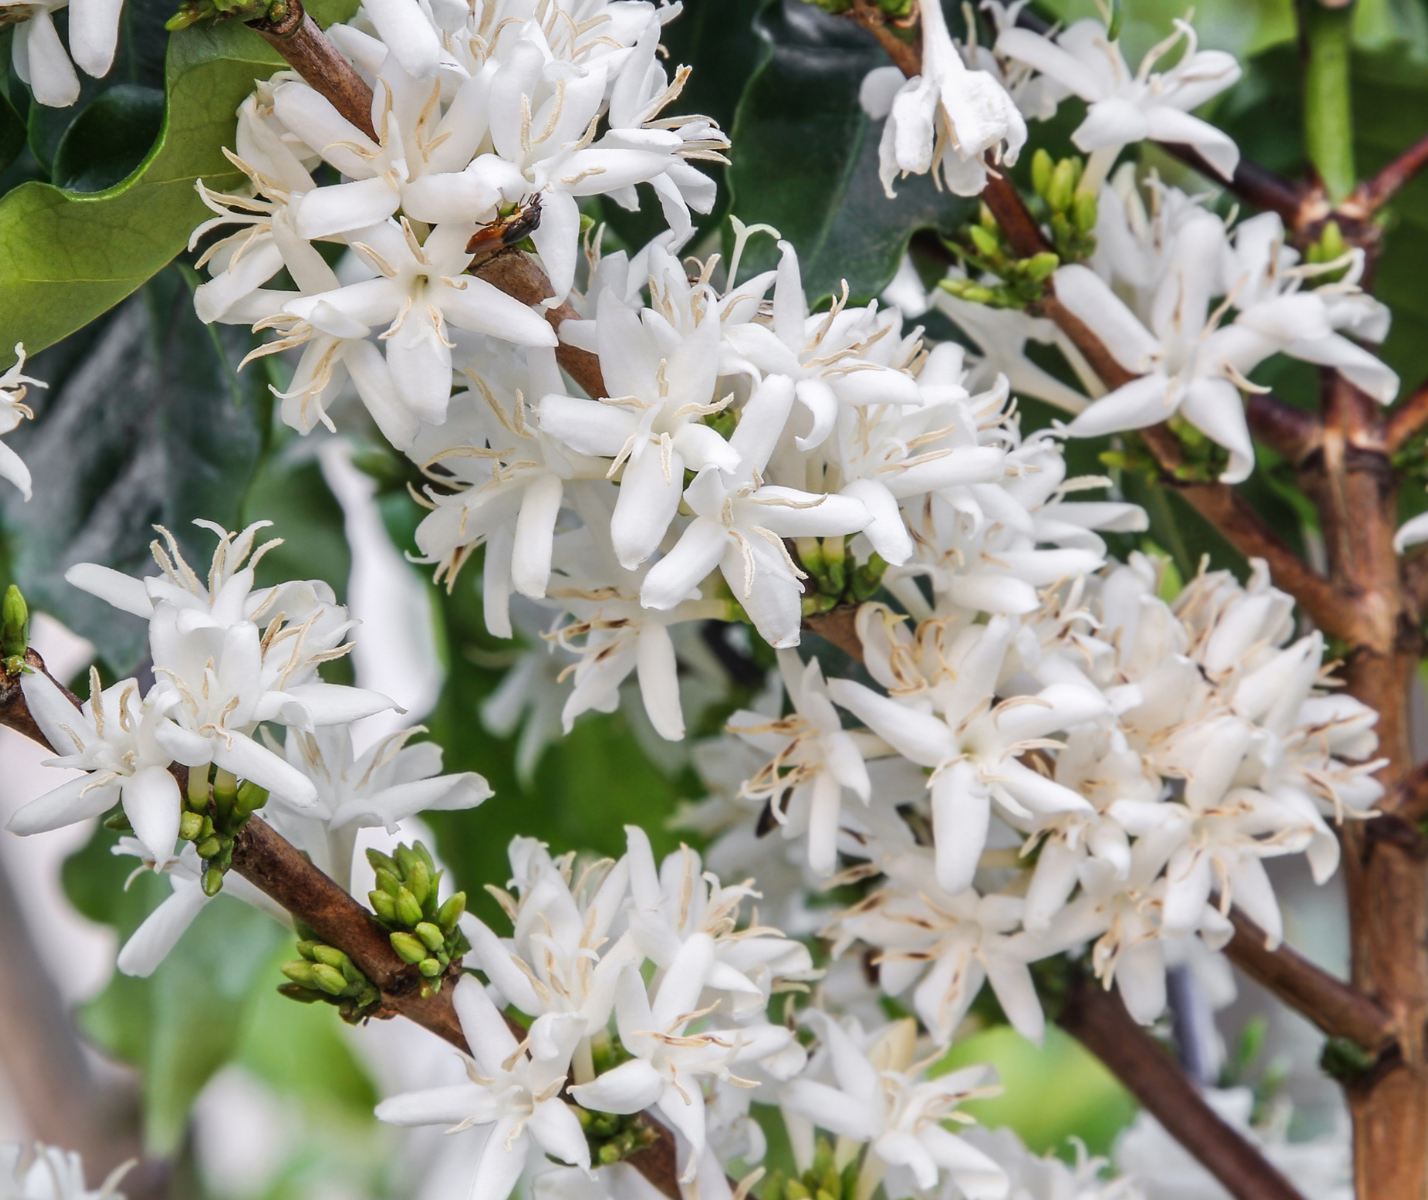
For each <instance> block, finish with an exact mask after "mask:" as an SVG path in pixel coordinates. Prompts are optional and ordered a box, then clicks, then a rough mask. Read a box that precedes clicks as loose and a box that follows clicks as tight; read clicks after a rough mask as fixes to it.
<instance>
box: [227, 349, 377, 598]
mask: <svg viewBox="0 0 1428 1200" xmlns="http://www.w3.org/2000/svg"><path fill="white" fill-rule="evenodd" d="M251 369H252V368H251V367H250V368H249V370H251ZM274 441H275V442H276V443H277V447H278V448H277V449H276V450H275V451H274V452H273V453H271V454H269V455H268V457H267V458H266V459H265V460H264V461H263V463H262V465H261V466H260V467H259V469H258V472H257V474H256V475H255V476H254V477H253V483H252V487H251V488H250V489H249V491H248V496H247V499H246V501H245V502H244V506H243V516H242V519H241V520H242V524H244V525H246V524H248V523H250V522H252V521H271V522H272V523H273V527H272V528H271V529H269V530H267V531H266V536H268V537H279V538H282V539H283V544H282V545H281V546H279V547H277V549H275V550H271V551H269V552H268V554H266V555H265V556H264V557H263V561H262V562H261V563H259V564H258V583H259V585H261V586H269V585H272V584H275V583H281V582H283V581H284V580H287V579H322V580H326V581H327V583H329V584H330V585H331V586H332V590H333V591H334V592H335V593H336V594H337V598H338V599H339V600H341V599H342V598H343V597H344V596H345V595H346V594H347V576H348V575H349V574H350V573H351V570H352V553H351V551H350V550H349V549H348V547H347V537H346V535H345V533H344V532H343V524H342V506H341V505H340V504H338V502H337V498H336V497H335V496H333V494H332V492H331V491H330V490H329V489H328V486H327V481H326V480H325V479H324V478H323V477H322V468H321V466H319V465H318V462H317V459H315V458H314V457H312V454H311V451H312V449H313V443H312V442H309V441H306V440H304V439H303V438H301V437H299V436H298V435H297V434H295V433H293V432H292V431H291V430H289V429H288V428H287V427H286V426H284V427H281V428H279V429H276V430H275V431H274Z"/></svg>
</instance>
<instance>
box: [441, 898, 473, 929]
mask: <svg viewBox="0 0 1428 1200" xmlns="http://www.w3.org/2000/svg"><path fill="white" fill-rule="evenodd" d="M465 911H466V893H465V892H456V893H455V894H454V895H451V896H448V897H447V898H446V899H445V901H443V903H442V905H441V907H440V908H439V909H438V910H437V913H436V923H437V924H438V925H440V926H441V928H442V930H443V931H445V932H447V933H450V932H451V931H452V930H453V929H454V928H455V927H456V922H457V919H458V918H459V917H460V916H461V914H462V913H464V912H465Z"/></svg>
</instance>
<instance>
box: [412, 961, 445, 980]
mask: <svg viewBox="0 0 1428 1200" xmlns="http://www.w3.org/2000/svg"><path fill="white" fill-rule="evenodd" d="M444 969H445V968H443V967H442V965H441V964H440V963H439V962H437V961H436V959H434V958H424V959H422V960H421V962H419V963H417V970H418V971H420V972H421V973H422V974H423V975H425V976H426V977H427V978H428V979H435V978H436V977H437V976H438V975H440V974H441V972H442V971H443V970H444Z"/></svg>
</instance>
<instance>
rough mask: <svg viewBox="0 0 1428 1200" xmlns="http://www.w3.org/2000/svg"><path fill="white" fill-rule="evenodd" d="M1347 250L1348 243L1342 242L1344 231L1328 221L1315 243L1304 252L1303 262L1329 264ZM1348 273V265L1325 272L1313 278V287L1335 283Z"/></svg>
mask: <svg viewBox="0 0 1428 1200" xmlns="http://www.w3.org/2000/svg"><path fill="white" fill-rule="evenodd" d="M1348 249H1349V246H1348V243H1347V242H1345V241H1344V231H1343V230H1342V229H1340V228H1339V223H1338V222H1337V221H1329V222H1328V223H1327V224H1325V226H1324V228H1323V230H1322V231H1321V232H1320V234H1319V240H1318V241H1317V242H1311V243H1310V244H1309V246H1308V248H1307V249H1306V250H1305V251H1304V261H1305V262H1307V263H1312V264H1315V265H1317V264H1319V263H1331V262H1333V261H1335V260H1336V259H1339V258H1342V257H1343V256H1344V255H1345V254H1347V253H1348ZM1348 273H1349V268H1348V264H1345V265H1344V266H1342V267H1340V268H1339V269H1338V270H1336V271H1325V272H1324V273H1323V274H1322V275H1315V276H1314V285H1315V286H1322V285H1323V284H1326V283H1337V282H1338V281H1339V280H1340V279H1342V278H1343V277H1344V276H1345V275H1347V274H1348Z"/></svg>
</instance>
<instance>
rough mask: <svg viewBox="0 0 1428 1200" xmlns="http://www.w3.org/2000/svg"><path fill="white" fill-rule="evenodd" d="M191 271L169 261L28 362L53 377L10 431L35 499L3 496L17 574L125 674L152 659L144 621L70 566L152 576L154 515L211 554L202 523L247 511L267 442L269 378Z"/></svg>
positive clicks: (197, 552)
mask: <svg viewBox="0 0 1428 1200" xmlns="http://www.w3.org/2000/svg"><path fill="white" fill-rule="evenodd" d="M192 282H193V278H192V273H191V272H189V273H187V274H185V273H183V272H181V271H180V270H178V269H177V268H175V269H173V270H170V271H167V272H165V273H164V274H162V275H161V276H159V277H157V278H156V279H154V280H153V281H152V282H151V283H150V284H149V285H148V286H147V287H145V288H144V289H143V291H142V293H141V294H140V295H138V296H135V297H133V298H132V299H130V300H129V301H127V302H126V303H125V304H124V305H122V306H121V307H120V308H119V309H118V310H116V311H115V312H114V313H113V314H112V315H111V316H109V317H107V318H106V319H105V320H104V321H102V322H97V323H95V324H94V325H93V326H91V327H90V328H88V329H85V330H84V331H82V332H81V333H79V334H76V335H75V336H74V337H72V338H71V339H69V340H67V341H66V342H65V343H64V344H62V345H60V346H57V347H55V348H54V349H53V350H52V351H48V352H46V353H45V354H42V355H40V356H38V357H37V359H36V360H35V362H34V364H33V366H32V367H31V368H30V369H31V370H33V371H34V373H35V375H36V377H38V378H42V379H47V380H49V381H50V384H51V386H50V388H49V389H48V390H47V391H41V390H38V389H36V390H34V391H32V392H31V393H30V397H31V399H32V400H33V401H34V402H35V403H36V409H37V415H36V419H35V420H34V422H27V423H26V424H25V426H24V427H23V428H22V429H19V430H17V431H16V432H15V434H14V435H12V438H11V444H12V445H13V446H14V447H15V449H16V450H18V451H19V452H20V454H21V455H22V456H23V457H24V459H25V461H26V462H27V463H28V464H29V467H30V470H31V472H32V473H33V475H34V479H35V494H34V498H33V499H32V500H31V501H30V502H29V503H28V504H27V503H25V502H24V501H23V499H22V498H21V496H20V495H19V493H18V492H16V491H15V489H13V488H9V487H7V488H6V490H5V491H4V492H3V493H0V509H3V514H4V519H5V525H6V529H7V530H8V531H9V533H10V534H11V535H12V536H13V543H14V556H13V561H12V569H13V571H14V575H15V580H16V582H18V583H19V584H20V586H21V587H22V588H23V589H24V591H25V594H26V596H27V597H29V598H30V601H31V603H32V604H34V605H35V606H36V607H39V608H42V609H45V610H47V611H50V612H53V613H54V614H55V615H56V616H58V617H59V618H60V619H61V620H63V621H64V622H65V623H66V624H67V625H69V626H70V628H72V629H74V630H75V631H76V632H77V633H81V634H83V635H84V636H85V637H88V638H89V639H90V640H91V641H93V642H94V643H95V645H96V646H98V647H99V650H100V653H101V654H102V655H103V656H104V658H105V659H106V660H107V661H108V662H109V664H110V665H111V666H112V667H114V668H115V669H116V670H119V671H121V672H128V671H129V670H131V669H132V668H133V667H134V665H135V664H136V663H137V662H138V661H139V659H140V658H141V657H142V656H143V653H144V639H145V629H144V625H143V623H142V622H141V621H139V620H138V619H137V618H133V617H128V616H122V615H116V613H115V611H114V610H113V609H112V608H111V607H110V606H109V605H107V604H105V603H104V602H103V601H101V600H98V599H96V598H94V597H92V596H90V595H88V594H87V593H85V592H81V591H79V590H78V589H77V588H72V587H70V586H69V585H68V584H67V583H65V582H64V572H65V570H66V569H67V568H68V567H70V566H71V565H73V564H74V563H77V562H99V563H103V564H104V565H106V566H112V567H115V568H117V569H120V570H125V571H130V572H133V573H136V574H150V573H152V570H153V567H152V563H151V562H150V559H149V552H148V546H149V543H150V541H151V540H152V539H153V537H154V536H155V535H154V531H153V528H152V526H153V525H154V524H162V525H164V526H166V527H167V528H169V529H170V530H171V531H172V532H173V533H174V535H175V536H176V537H177V538H178V539H179V541H180V543H181V544H182V545H183V546H184V547H185V553H186V554H190V555H192V557H193V559H194V561H196V562H198V563H200V564H202V563H206V562H207V561H208V559H209V558H210V557H211V555H212V547H213V537H212V535H211V534H209V533H207V532H205V531H202V530H198V529H195V528H194V527H193V525H192V524H191V522H192V521H193V519H194V518H195V517H203V518H206V519H208V520H210V521H217V522H220V523H222V524H224V525H226V526H228V527H229V528H232V527H233V526H234V525H235V524H236V523H237V522H238V519H239V516H240V513H241V510H242V505H243V498H244V494H245V491H246V489H247V487H248V483H249V479H250V478H251V476H252V473H253V469H254V466H255V465H256V462H257V459H258V454H259V452H260V450H261V448H262V444H263V430H264V426H265V423H266V416H267V412H268V407H269V398H268V396H267V394H266V390H265V389H264V388H263V379H264V377H263V375H262V373H261V372H259V371H251V370H250V371H249V372H247V373H246V374H245V376H244V377H243V378H242V379H240V378H239V377H238V376H237V375H236V374H235V373H234V370H235V367H236V365H237V363H238V361H239V359H240V358H241V357H242V355H243V354H244V353H245V352H246V350H247V349H248V348H249V346H250V345H251V338H250V335H249V334H247V333H246V332H245V331H241V330H236V329H233V328H232V327H227V326H212V327H210V326H205V325H204V324H202V323H201V322H200V321H199V320H198V317H197V316H196V315H195V314H194V311H193V296H192V289H191V284H192Z"/></svg>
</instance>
